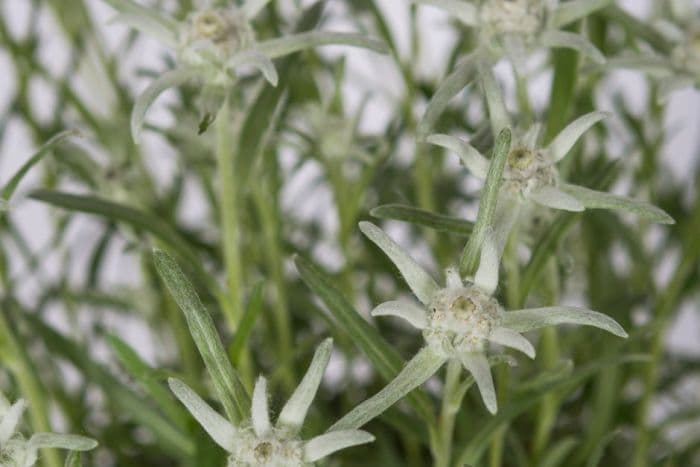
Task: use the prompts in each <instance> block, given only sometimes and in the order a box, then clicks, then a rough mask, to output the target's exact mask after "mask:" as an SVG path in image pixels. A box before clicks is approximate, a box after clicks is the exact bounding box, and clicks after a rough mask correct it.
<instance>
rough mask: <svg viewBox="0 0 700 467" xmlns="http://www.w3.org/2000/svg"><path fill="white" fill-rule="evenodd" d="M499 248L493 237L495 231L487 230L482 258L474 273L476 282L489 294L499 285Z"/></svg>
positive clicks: (482, 248) (482, 246)
mask: <svg viewBox="0 0 700 467" xmlns="http://www.w3.org/2000/svg"><path fill="white" fill-rule="evenodd" d="M498 263H499V261H498V250H497V248H496V243H495V242H494V239H493V233H492V232H487V234H486V236H485V237H484V243H482V245H481V260H480V261H479V269H477V271H476V274H475V275H474V283H475V284H476V285H478V286H479V287H480V288H482V289H483V290H484V291H485V292H487V293H488V294H489V295H492V294H493V292H494V291H495V290H496V287H498Z"/></svg>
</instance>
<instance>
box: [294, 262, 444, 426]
mask: <svg viewBox="0 0 700 467" xmlns="http://www.w3.org/2000/svg"><path fill="white" fill-rule="evenodd" d="M294 262H295V264H296V267H297V270H298V271H299V275H300V276H301V278H302V279H303V281H304V282H305V283H306V285H307V286H308V287H309V288H310V289H311V290H312V291H313V292H314V293H316V294H317V295H318V296H319V298H321V300H322V301H323V302H324V303H325V305H326V306H327V307H328V311H329V312H330V314H331V315H332V316H333V318H334V321H332V323H333V324H335V330H336V332H337V333H339V334H342V335H346V336H350V337H351V338H352V341H353V343H354V344H356V345H357V346H358V347H359V348H360V349H361V350H362V351H363V352H364V354H365V355H367V357H368V358H369V360H370V362H372V366H373V367H374V368H375V369H376V370H377V372H378V373H379V374H380V375H381V377H382V378H383V380H384V381H391V380H392V379H393V378H394V377H395V376H396V375H397V374H398V373H399V372H400V371H401V369H402V367H403V365H404V364H405V363H404V361H403V359H402V358H401V356H400V355H399V354H398V352H397V351H396V349H395V348H394V347H393V346H392V345H390V344H389V343H388V342H387V341H385V340H384V339H383V338H382V336H381V335H380V334H379V332H378V331H377V329H376V328H374V327H372V326H371V325H370V324H369V323H368V322H367V321H365V319H364V318H363V317H362V315H360V314H359V313H358V312H357V310H355V309H354V308H353V306H352V305H351V304H350V303H349V302H348V301H347V299H346V298H345V297H344V296H343V295H342V294H341V293H340V292H339V291H338V290H337V289H336V288H335V287H334V286H333V285H332V284H333V280H332V279H331V278H329V277H328V276H327V275H326V274H325V273H324V272H322V271H321V270H320V269H319V268H318V267H316V266H314V265H313V264H311V263H310V262H309V261H307V260H305V259H303V258H302V257H300V256H297V257H296V258H295V260H294ZM407 400H408V402H409V403H410V404H411V405H412V406H413V407H414V408H415V409H416V411H418V413H419V414H420V415H421V416H422V417H425V418H426V419H429V418H430V417H432V411H433V409H432V405H431V404H430V401H429V399H428V398H427V397H425V395H423V394H420V393H415V394H410V395H409V396H408V399H407Z"/></svg>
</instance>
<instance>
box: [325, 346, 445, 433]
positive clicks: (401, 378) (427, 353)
mask: <svg viewBox="0 0 700 467" xmlns="http://www.w3.org/2000/svg"><path fill="white" fill-rule="evenodd" d="M445 361H446V359H445V357H443V356H441V355H437V354H436V353H435V352H433V351H432V350H431V349H430V347H423V348H422V349H421V350H419V351H418V353H417V354H416V355H415V356H414V357H413V358H412V359H411V360H410V361H409V362H408V363H407V364H406V366H405V367H404V368H403V369H402V370H401V372H400V373H399V374H398V375H396V378H394V379H393V380H391V381H390V382H389V383H388V384H387V385H386V386H384V388H383V389H382V390H381V391H379V392H378V393H377V394H375V395H374V396H372V397H370V398H369V399H367V400H366V401H364V402H363V403H361V404H360V405H358V406H357V407H355V408H354V409H352V410H351V411H350V412H348V413H347V414H346V415H345V416H343V418H341V419H340V420H338V421H337V422H336V423H335V424H334V425H333V426H332V427H330V428H329V429H328V431H339V430H351V429H357V428H360V427H361V426H363V425H364V424H365V423H367V422H369V421H370V420H372V419H374V418H376V417H378V416H379V415H381V414H382V413H384V411H385V410H387V409H388V408H389V407H391V406H392V405H394V404H395V403H396V402H398V401H399V400H401V399H403V398H404V397H405V396H406V395H407V394H409V393H410V392H411V391H413V390H414V389H415V388H417V387H418V386H420V385H421V384H423V383H425V382H426V381H427V380H428V379H429V378H430V377H431V376H433V375H434V374H435V373H436V372H437V371H438V370H439V369H440V367H442V365H444V364H445Z"/></svg>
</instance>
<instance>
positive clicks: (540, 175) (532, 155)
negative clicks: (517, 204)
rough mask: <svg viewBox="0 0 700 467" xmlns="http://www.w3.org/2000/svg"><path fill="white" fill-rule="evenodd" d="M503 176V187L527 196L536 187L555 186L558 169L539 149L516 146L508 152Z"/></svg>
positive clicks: (514, 193) (516, 193)
mask: <svg viewBox="0 0 700 467" xmlns="http://www.w3.org/2000/svg"><path fill="white" fill-rule="evenodd" d="M503 178H504V180H505V182H504V184H503V189H505V190H506V191H508V192H509V193H511V194H513V195H521V196H527V195H528V194H529V193H531V192H532V191H533V190H536V189H538V188H542V187H544V186H555V185H556V183H557V178H558V171H557V168H556V167H555V166H554V164H553V163H552V162H551V161H549V160H548V159H547V157H546V156H545V155H544V154H543V153H542V152H541V151H538V150H536V149H529V148H526V147H523V146H516V147H515V148H513V149H512V150H511V152H510V154H508V160H507V162H506V166H505V169H504V172H503Z"/></svg>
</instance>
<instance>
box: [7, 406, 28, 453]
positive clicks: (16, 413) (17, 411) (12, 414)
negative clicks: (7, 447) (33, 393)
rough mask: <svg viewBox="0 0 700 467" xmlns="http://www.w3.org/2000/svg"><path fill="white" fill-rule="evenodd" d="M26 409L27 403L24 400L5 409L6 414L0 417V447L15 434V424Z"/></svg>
mask: <svg viewBox="0 0 700 467" xmlns="http://www.w3.org/2000/svg"><path fill="white" fill-rule="evenodd" d="M26 407H27V403H26V402H25V401H24V399H19V400H18V401H17V402H15V403H14V404H12V405H11V406H10V407H9V408H8V409H7V412H5V414H4V415H3V417H2V422H0V445H2V444H4V443H5V442H7V440H8V439H10V438H11V437H12V435H13V434H14V433H15V431H16V430H17V424H18V423H19V420H20V418H22V414H23V413H24V409H25V408H26Z"/></svg>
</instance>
